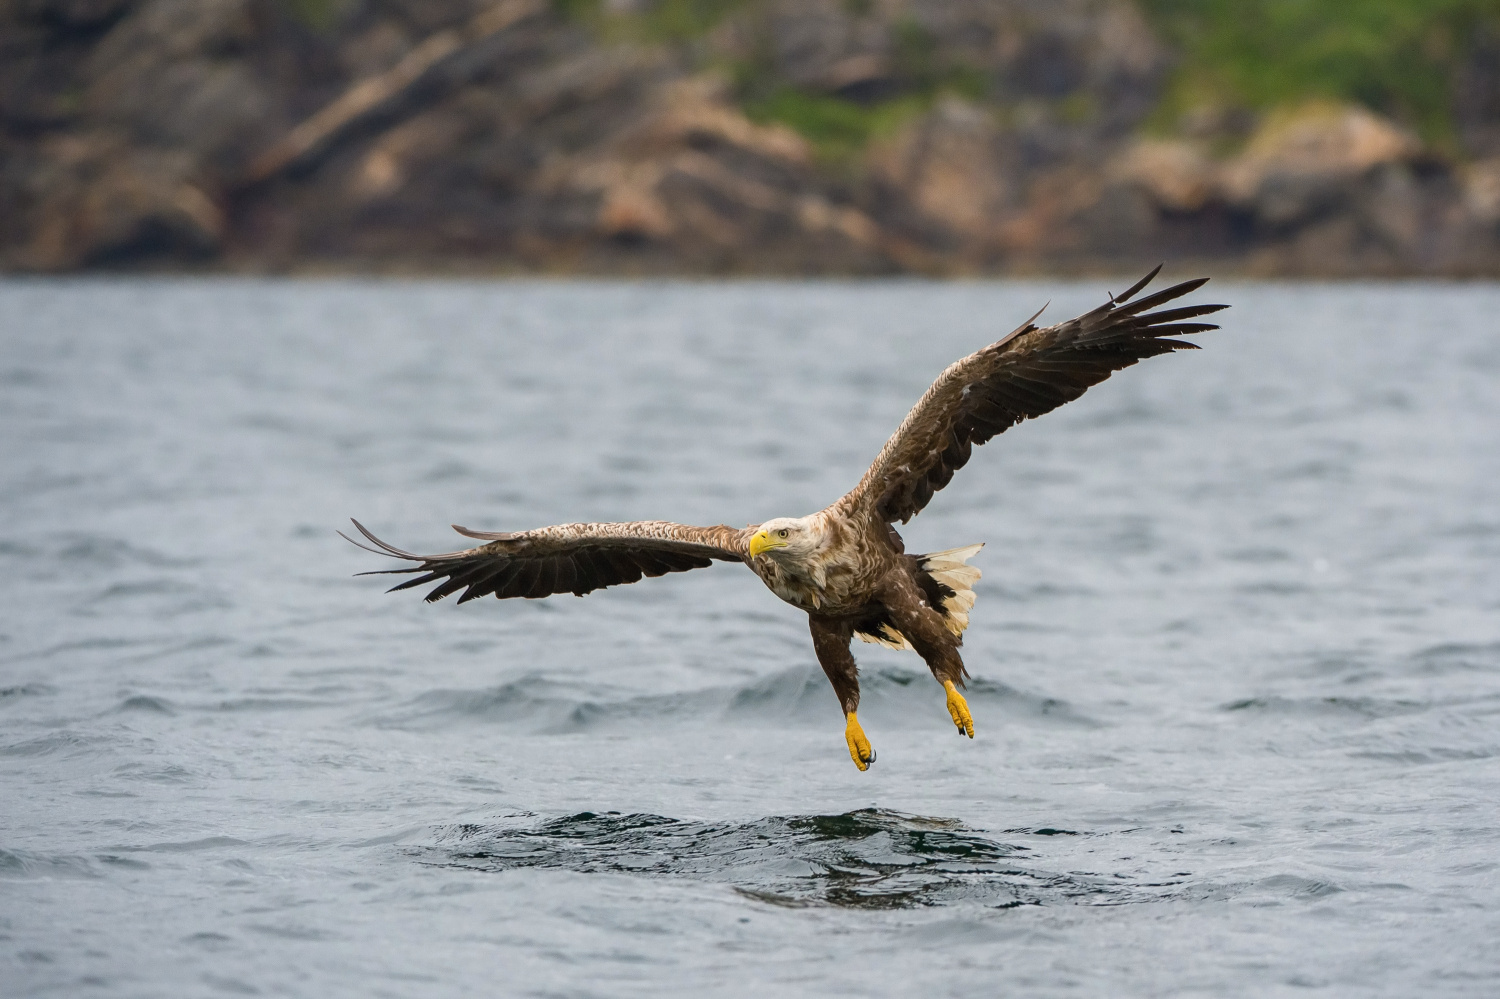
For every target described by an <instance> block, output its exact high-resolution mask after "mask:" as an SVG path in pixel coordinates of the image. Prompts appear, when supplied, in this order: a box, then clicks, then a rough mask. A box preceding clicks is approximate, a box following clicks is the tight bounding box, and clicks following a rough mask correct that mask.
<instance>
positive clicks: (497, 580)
mask: <svg viewBox="0 0 1500 999" xmlns="http://www.w3.org/2000/svg"><path fill="white" fill-rule="evenodd" d="M354 526H355V527H356V528H358V529H359V532H360V534H362V535H364V536H365V538H366V539H368V540H369V541H370V543H371V544H373V545H374V546H375V547H374V548H371V547H370V546H369V545H364V544H360V542H358V541H355V540H354V539H353V538H351V537H349V536H348V535H346V534H343V532H339V533H340V536H342V537H343V538H344V539H345V540H346V541H349V542H350V543H352V544H356V545H359V547H361V548H364V549H365V550H366V551H373V552H376V553H377V554H381V555H389V556H391V557H393V558H399V559H406V560H408V561H412V562H418V563H420V564H419V565H416V566H414V567H412V568H406V569H382V570H378V571H376V572H369V573H360V575H365V576H373V575H385V574H402V573H421V574H422V575H419V576H417V577H416V578H415V579H408V580H406V581H405V582H402V583H399V584H397V585H396V586H393V587H391V590H392V591H395V590H405V589H410V588H412V587H416V586H424V585H426V584H428V583H433V582H436V583H437V584H438V585H437V586H435V587H433V589H432V591H431V592H429V593H428V594H427V597H426V599H427V600H428V601H434V600H441V599H443V598H444V597H446V596H449V595H450V594H453V593H457V592H458V591H459V590H463V591H464V592H463V594H462V595H461V596H460V597H459V598H458V602H459V603H463V602H465V601H467V600H473V599H474V598H475V597H483V596H488V595H489V594H491V593H493V594H494V595H495V596H496V597H499V598H501V599H504V598H506V597H528V598H532V599H535V598H537V597H546V596H551V595H552V594H554V593H573V594H575V595H577V596H580V597H581V596H583V595H584V594H585V593H589V592H590V591H592V590H597V589H601V588H603V587H606V586H615V585H618V584H620V583H634V582H636V581H638V580H639V579H640V578H641V577H642V576H664V575H666V574H667V573H669V572H686V571H687V570H689V569H702V568H706V567H708V566H710V565H712V564H713V562H714V560H715V559H717V560H720V561H726V562H738V561H741V560H742V559H743V555H742V554H741V553H740V551H739V548H740V547H741V541H740V535H741V533H742V532H739V531H735V530H733V529H731V528H727V527H708V528H694V527H685V526H683V525H680V524H665V523H657V522H644V523H638V524H566V525H562V526H561V527H551V528H544V529H542V530H540V531H527V532H522V533H517V534H498V533H497V534H490V533H484V532H479V531H470V530H467V529H466V528H461V527H457V526H456V525H455V527H454V529H455V530H457V531H458V532H459V533H460V534H463V535H465V536H467V537H472V538H491V539H494V540H492V541H491V542H490V543H489V544H487V545H483V546H481V547H478V548H470V549H467V550H465V551H457V552H447V553H445V554H441V555H414V554H412V553H411V552H407V551H402V550H401V549H400V548H396V547H395V546H393V545H389V544H386V543H385V542H384V541H381V540H380V539H379V538H377V537H376V536H375V535H373V534H371V533H370V532H369V531H368V530H367V529H366V528H365V526H364V525H363V524H361V523H360V522H359V521H357V520H356V521H354Z"/></svg>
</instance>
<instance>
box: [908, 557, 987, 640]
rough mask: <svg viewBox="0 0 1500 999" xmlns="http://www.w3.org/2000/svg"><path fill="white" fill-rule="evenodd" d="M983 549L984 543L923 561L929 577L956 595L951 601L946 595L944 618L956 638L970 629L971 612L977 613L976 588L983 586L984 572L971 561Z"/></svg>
mask: <svg viewBox="0 0 1500 999" xmlns="http://www.w3.org/2000/svg"><path fill="white" fill-rule="evenodd" d="M983 547H984V542H983V541H981V542H979V544H977V545H966V546H965V547H963V548H950V549H949V550H948V551H945V552H933V553H932V554H931V555H925V556H923V557H922V568H923V569H926V570H927V574H928V575H929V576H931V577H932V578H933V579H935V580H937V581H938V582H939V583H941V584H943V586H944V587H945V588H947V589H950V590H952V591H953V595H952V596H951V597H950V596H948V595H947V594H946V593H945V594H944V595H943V618H944V620H945V623H946V624H947V625H948V630H949V631H951V632H953V633H954V634H955V635H962V634H963V633H964V629H965V628H967V627H968V626H969V611H971V610H973V609H974V584H975V583H977V582H979V576H980V572H979V570H978V569H976V568H975V567H974V566H972V565H969V564H968V561H969V559H971V558H973V557H974V556H975V555H978V554H979V549H981V548H983Z"/></svg>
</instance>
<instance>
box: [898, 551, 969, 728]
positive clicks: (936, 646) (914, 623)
mask: <svg viewBox="0 0 1500 999" xmlns="http://www.w3.org/2000/svg"><path fill="white" fill-rule="evenodd" d="M879 598H880V601H881V603H883V604H884V605H885V609H886V613H887V614H888V615H890V618H891V620H892V621H894V622H895V624H896V628H897V629H898V630H899V631H900V632H901V634H903V635H905V636H906V640H907V641H908V642H910V643H911V646H912V648H914V649H916V650H917V655H919V656H921V657H922V660H923V661H924V662H926V663H927V668H928V669H930V670H932V675H933V676H934V677H935V678H936V679H937V681H938V682H939V683H941V684H942V685H943V689H944V690H945V691H947V692H948V715H949V717H951V718H952V719H953V724H954V726H956V727H957V728H958V731H959V734H960V735H967V736H968V737H969V738H970V739H972V738H974V717H973V715H971V714H969V702H968V701H966V700H964V695H962V694H960V693H959V692H958V688H959V687H962V686H963V684H964V677H965V676H967V675H968V671H967V670H965V669H964V661H963V657H962V656H960V655H959V654H958V647H959V646H960V645H961V644H963V639H962V638H961V637H960V636H958V635H955V634H953V632H951V631H949V630H948V627H947V625H946V624H944V623H943V616H942V614H940V613H938V611H936V610H934V609H933V608H932V607H930V606H928V604H927V599H926V598H925V597H924V596H923V595H922V591H921V589H919V588H918V586H917V584H916V582H915V581H914V580H913V579H912V578H911V577H910V576H909V575H907V574H906V573H904V572H893V573H891V574H890V575H889V576H888V577H887V578H886V579H885V580H884V581H883V585H882V586H881V588H880V592H879Z"/></svg>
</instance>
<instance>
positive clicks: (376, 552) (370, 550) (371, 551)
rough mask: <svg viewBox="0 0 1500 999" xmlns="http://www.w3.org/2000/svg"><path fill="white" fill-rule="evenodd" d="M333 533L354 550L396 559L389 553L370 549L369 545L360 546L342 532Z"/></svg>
mask: <svg viewBox="0 0 1500 999" xmlns="http://www.w3.org/2000/svg"><path fill="white" fill-rule="evenodd" d="M333 533H334V534H337V535H338V536H339V537H341V538H343V539H344V540H345V541H347V542H349V543H350V544H351V545H353V546H354V547H355V548H358V549H361V550H362V551H367V552H370V553H371V554H372V555H384V556H386V557H387V558H395V557H396V556H395V555H392V554H391V553H390V552H386V551H381V550H380V549H379V548H371V547H370V546H369V545H362V544H360V543H359V542H358V541H355V540H354V539H353V538H351V537H349V535H347V534H345V533H344V532H343V531H334V532H333ZM360 575H363V573H361V574H360Z"/></svg>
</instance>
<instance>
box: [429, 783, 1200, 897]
mask: <svg viewBox="0 0 1500 999" xmlns="http://www.w3.org/2000/svg"><path fill="white" fill-rule="evenodd" d="M1051 831H1052V830H1048V832H1051ZM402 852H403V853H405V854H406V855H408V856H410V857H412V858H413V859H414V860H416V861H418V862H420V863H424V864H434V865H440V866H444V867H458V868H468V869H471V870H476V871H490V872H501V871H510V870H518V869H525V868H533V869H543V870H561V871H572V872H576V873H582V874H624V875H632V876H635V877H646V878H680V879H684V880H694V881H705V882H710V883H717V884H727V885H730V886H731V887H733V888H734V889H735V890H736V891H738V892H740V893H741V894H744V895H746V896H748V897H751V898H755V899H758V900H760V901H762V902H767V903H770V904H773V905H779V906H798V907H801V906H819V905H822V906H837V907H843V908H863V909H898V908H910V907H916V906H937V905H952V904H958V903H968V904H979V905H985V906H989V907H993V908H1002V909H1004V908H1013V907H1016V906H1023V905H1117V904H1122V903H1127V902H1145V901H1161V900H1166V899H1169V898H1176V897H1181V896H1183V895H1185V894H1189V893H1192V892H1199V893H1201V892H1202V891H1203V889H1200V888H1194V887H1191V886H1189V885H1188V884H1187V883H1186V882H1184V881H1176V880H1168V881H1161V882H1150V883H1147V882H1143V881H1138V880H1133V879H1130V878H1126V877H1121V876H1118V875H1110V876H1101V875H1089V874H1079V873H1061V872H1054V871H1047V870H1043V869H1040V868H1039V867H1037V866H1036V865H1035V864H1034V863H1033V862H1032V858H1030V857H1029V856H1028V855H1029V854H1030V853H1031V851H1030V849H1029V848H1028V847H1026V846H1024V845H1020V844H1014V843H1006V842H1002V841H1000V840H996V839H992V838H990V837H989V836H986V835H984V834H983V833H981V832H978V831H976V830H973V829H970V828H968V827H967V826H965V825H964V824H963V823H962V822H961V821H959V820H958V819H950V818H937V817H930V816H922V815H908V814H905V813H902V812H896V811H891V810H889V809H883V808H865V809H859V810H857V811H852V812H845V813H843V814H839V815H787V816H783V815H773V816H768V817H766V818H761V819H755V820H752V821H750V822H739V823H734V822H701V821H691V820H686V819H674V818H667V817H664V816H661V815H650V814H645V813H636V814H621V813H619V812H604V813H597V812H580V813H578V814H576V815H567V816H561V817H558V818H553V819H547V820H544V821H542V822H540V823H536V824H533V825H526V826H519V825H508V824H504V823H497V824H474V823H464V824H458V825H448V826H440V827H437V828H435V829H434V830H433V832H432V838H431V841H430V842H429V843H427V844H423V845H419V846H408V847H404V848H402Z"/></svg>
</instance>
